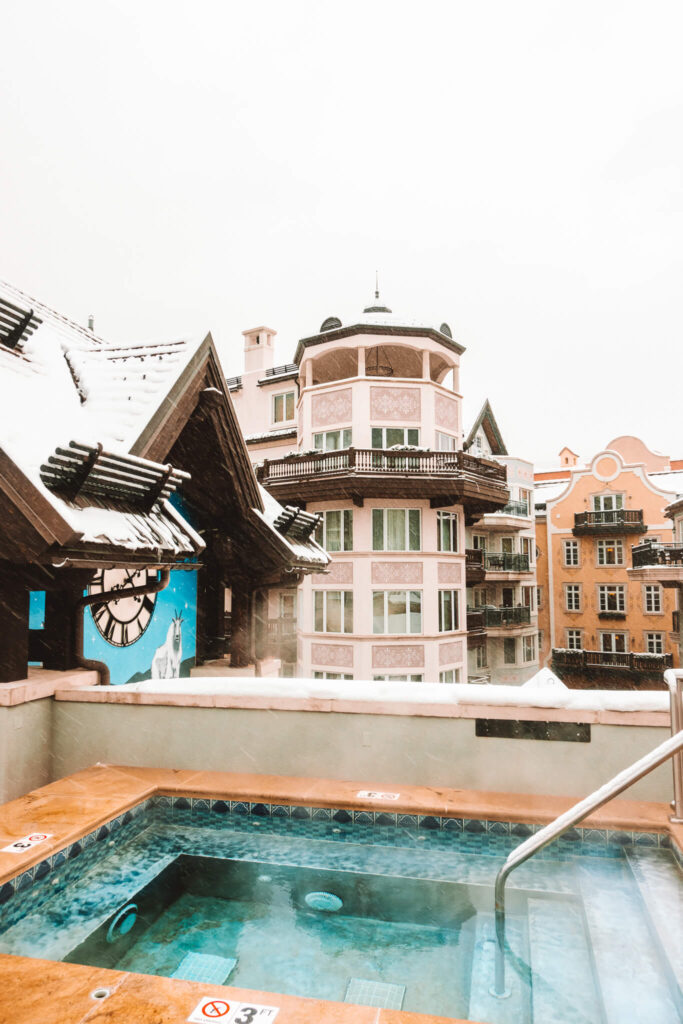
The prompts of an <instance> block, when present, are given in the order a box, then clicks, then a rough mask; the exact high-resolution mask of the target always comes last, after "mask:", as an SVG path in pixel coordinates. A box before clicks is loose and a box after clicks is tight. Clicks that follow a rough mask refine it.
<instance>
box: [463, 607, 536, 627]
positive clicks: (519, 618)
mask: <svg viewBox="0 0 683 1024" xmlns="http://www.w3.org/2000/svg"><path fill="white" fill-rule="evenodd" d="M481 611H482V612H483V615H484V624H485V625H486V626H527V625H528V624H529V623H530V622H531V609H530V608H527V607H525V606H523V607H521V608H506V607H499V608H496V606H495V605H485V606H484V607H483V608H482V609H481ZM469 616H470V612H469V611H468V613H467V617H468V619H469Z"/></svg>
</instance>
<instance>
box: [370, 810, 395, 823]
mask: <svg viewBox="0 0 683 1024" xmlns="http://www.w3.org/2000/svg"><path fill="white" fill-rule="evenodd" d="M397 820H398V816H397V815H396V814H390V813H389V812H388V811H378V812H377V813H376V814H375V825H386V826H395V825H396V822H397Z"/></svg>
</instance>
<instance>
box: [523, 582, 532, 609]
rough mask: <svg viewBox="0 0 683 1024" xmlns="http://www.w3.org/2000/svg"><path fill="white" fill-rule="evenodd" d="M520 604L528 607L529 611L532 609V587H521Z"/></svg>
mask: <svg viewBox="0 0 683 1024" xmlns="http://www.w3.org/2000/svg"><path fill="white" fill-rule="evenodd" d="M522 604H523V605H524V607H525V608H528V609H529V611H530V612H532V611H533V610H534V588H533V587H522Z"/></svg>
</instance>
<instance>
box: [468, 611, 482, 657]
mask: <svg viewBox="0 0 683 1024" xmlns="http://www.w3.org/2000/svg"><path fill="white" fill-rule="evenodd" d="M485 643H486V629H485V627H484V613H483V611H482V610H481V609H476V610H474V609H470V608H468V609H467V647H468V650H469V649H471V648H473V647H483V646H484V644H485Z"/></svg>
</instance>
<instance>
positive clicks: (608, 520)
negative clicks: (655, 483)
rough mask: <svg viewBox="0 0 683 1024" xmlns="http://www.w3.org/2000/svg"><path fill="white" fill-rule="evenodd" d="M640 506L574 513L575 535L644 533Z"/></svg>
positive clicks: (573, 531)
mask: <svg viewBox="0 0 683 1024" xmlns="http://www.w3.org/2000/svg"><path fill="white" fill-rule="evenodd" d="M645 529H646V527H645V523H644V522H643V510H642V508H614V509H609V510H602V511H600V510H597V509H596V510H593V511H592V512H576V513H574V529H573V530H572V533H573V534H574V536H575V537H583V536H586V535H590V534H597V535H599V536H605V535H606V534H614V533H645Z"/></svg>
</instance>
